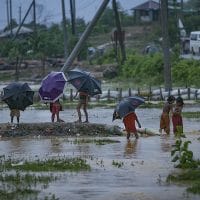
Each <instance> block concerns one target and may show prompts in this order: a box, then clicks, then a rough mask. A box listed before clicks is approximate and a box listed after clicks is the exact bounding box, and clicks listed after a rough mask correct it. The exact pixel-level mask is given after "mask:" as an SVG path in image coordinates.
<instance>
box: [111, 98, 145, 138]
mask: <svg viewBox="0 0 200 200" xmlns="http://www.w3.org/2000/svg"><path fill="white" fill-rule="evenodd" d="M144 102H145V101H144V99H143V98H141V97H138V96H135V97H128V98H126V99H122V100H121V101H120V102H119V104H118V105H117V106H116V108H115V110H114V113H113V121H114V120H115V119H123V123H124V126H125V130H126V132H127V136H126V137H127V139H128V140H129V138H130V136H131V133H133V134H134V135H135V138H136V139H138V134H137V128H136V123H135V122H137V124H138V127H139V128H141V124H140V122H139V120H138V118H137V115H136V113H135V109H136V108H137V107H138V106H139V105H141V104H143V103H144Z"/></svg>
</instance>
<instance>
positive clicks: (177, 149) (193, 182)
mask: <svg viewBox="0 0 200 200" xmlns="http://www.w3.org/2000/svg"><path fill="white" fill-rule="evenodd" d="M177 136H178V137H179V138H178V139H177V140H176V143H175V145H174V146H173V149H172V151H171V156H172V162H175V163H176V164H175V167H176V168H181V169H185V170H184V171H181V172H180V173H179V174H175V175H173V174H170V175H169V176H168V177H167V182H176V183H183V184H186V185H189V187H188V188H187V192H191V193H195V194H200V160H195V159H194V158H193V152H192V151H190V150H189V149H188V147H189V144H190V143H191V141H183V140H182V138H185V135H184V134H178V135H177Z"/></svg>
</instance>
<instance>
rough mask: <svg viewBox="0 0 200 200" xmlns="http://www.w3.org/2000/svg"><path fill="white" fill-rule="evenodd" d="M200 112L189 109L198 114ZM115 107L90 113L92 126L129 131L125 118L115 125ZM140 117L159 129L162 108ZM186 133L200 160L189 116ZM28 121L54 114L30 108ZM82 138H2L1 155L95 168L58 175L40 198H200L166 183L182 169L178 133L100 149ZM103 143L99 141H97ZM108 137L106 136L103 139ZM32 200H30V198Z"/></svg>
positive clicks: (5, 114) (4, 117)
mask: <svg viewBox="0 0 200 200" xmlns="http://www.w3.org/2000/svg"><path fill="white" fill-rule="evenodd" d="M198 109H199V110H200V108H196V107H195V108H191V107H190V108H185V109H184V111H198ZM0 112H1V115H0V122H9V111H8V110H0ZM112 112H113V109H103V108H95V109H90V110H89V116H90V118H89V120H90V122H91V123H93V122H97V123H105V124H113V125H119V126H121V127H123V125H122V123H121V121H120V120H116V121H115V122H114V123H113V122H112ZM137 114H138V118H139V119H140V121H141V124H142V126H143V127H144V128H149V129H151V130H154V131H155V132H157V131H158V128H159V116H160V114H161V109H138V110H137ZM61 118H62V119H64V120H65V121H68V122H73V121H75V120H76V118H77V114H76V112H75V110H71V109H69V110H65V111H63V112H61ZM183 120H184V130H185V132H186V136H187V139H190V140H191V141H192V144H191V145H190V148H191V150H193V152H194V156H195V158H200V156H199V155H200V154H199V153H200V149H199V143H200V141H199V140H198V138H199V137H200V135H199V134H197V133H194V132H196V131H199V129H200V127H199V120H198V119H186V118H184V119H183ZM21 121H22V122H49V121H50V113H49V111H48V110H27V111H25V112H23V113H22V115H21ZM77 139H81V138H80V137H67V136H66V137H59V138H58V137H53V136H52V137H39V136H37V137H36V136H30V137H23V138H11V139H4V138H2V139H1V140H0V152H1V155H5V156H6V157H12V158H15V159H19V160H21V161H24V160H26V159H28V160H36V159H45V158H53V157H59V156H60V157H72V158H73V157H81V158H82V159H85V160H86V161H87V163H88V164H89V165H90V166H91V170H89V171H80V172H62V173H61V172H57V173H55V174H59V176H60V178H59V179H58V180H56V181H53V182H51V183H50V184H49V185H48V187H45V188H42V191H41V192H40V193H39V195H38V199H45V197H46V196H49V195H50V194H54V195H55V196H54V197H55V198H54V197H53V198H52V199H60V200H65V199H72V200H82V199H91V200H101V199H109V200H121V199H124V200H169V199H176V200H181V199H192V200H197V199H199V198H200V197H199V196H198V195H192V194H188V193H186V190H185V189H186V187H185V186H184V185H182V186H181V185H174V184H168V183H166V177H167V176H168V175H169V173H171V172H173V171H175V170H177V169H175V168H174V167H173V163H172V162H171V156H170V151H171V145H172V144H174V142H175V138H174V136H173V134H171V135H170V136H166V135H161V136H153V137H140V138H139V139H138V140H135V138H134V137H131V140H130V141H127V140H126V138H125V136H124V137H110V138H109V139H111V140H117V141H118V142H117V143H107V144H105V145H97V144H95V143H93V142H90V143H81V142H80V143H76V142H75V140H77ZM96 139H99V138H96ZM101 139H102V138H101ZM26 199H29V198H26Z"/></svg>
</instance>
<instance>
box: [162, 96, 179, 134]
mask: <svg viewBox="0 0 200 200" xmlns="http://www.w3.org/2000/svg"><path fill="white" fill-rule="evenodd" d="M174 101H175V97H174V96H172V95H171V96H169V97H168V98H167V102H166V103H165V105H164V107H163V112H162V115H161V118H160V129H159V132H160V133H162V130H163V129H164V131H165V133H167V134H169V133H170V116H169V114H170V112H171V113H172V112H173V103H174Z"/></svg>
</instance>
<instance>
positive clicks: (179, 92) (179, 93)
mask: <svg viewBox="0 0 200 200" xmlns="http://www.w3.org/2000/svg"><path fill="white" fill-rule="evenodd" d="M178 96H179V97H180V96H181V91H180V88H178Z"/></svg>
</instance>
